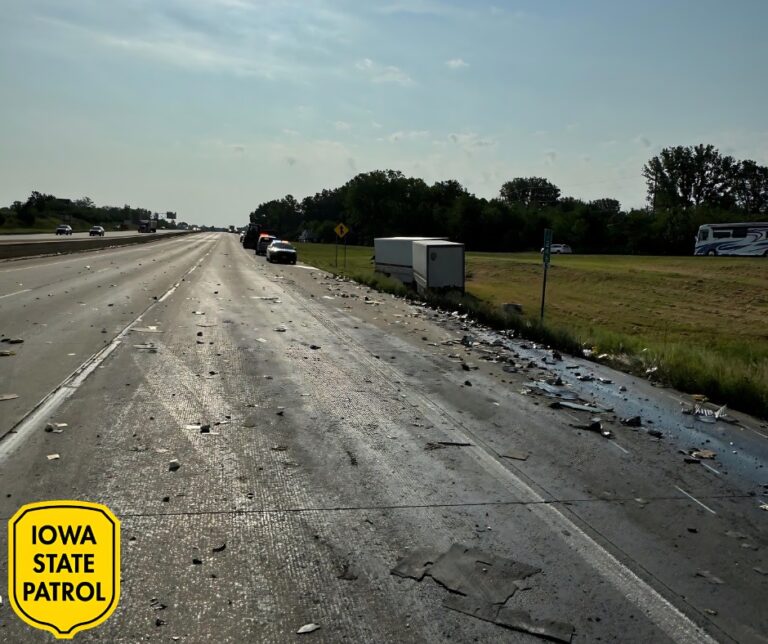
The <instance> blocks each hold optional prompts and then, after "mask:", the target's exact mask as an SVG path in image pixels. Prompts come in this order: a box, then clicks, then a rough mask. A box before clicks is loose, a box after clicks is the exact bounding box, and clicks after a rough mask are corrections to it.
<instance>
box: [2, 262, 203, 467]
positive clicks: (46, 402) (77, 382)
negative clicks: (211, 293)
mask: <svg viewBox="0 0 768 644" xmlns="http://www.w3.org/2000/svg"><path fill="white" fill-rule="evenodd" d="M212 250H213V249H211V250H209V251H208V252H207V253H205V255H203V256H202V257H201V258H200V261H199V262H198V263H197V264H195V265H194V266H193V267H192V268H190V269H189V270H188V271H187V272H186V273H184V275H183V276H182V279H183V278H184V277H186V276H187V275H189V274H190V273H191V272H192V271H193V270H194V269H195V268H197V267H198V266H199V265H200V264H201V263H202V262H203V260H204V259H205V258H206V257H208V255H210V254H211V251H212ZM180 283H181V280H179V282H177V283H176V284H174V285H173V286H171V288H169V289H168V291H166V292H165V293H163V296H162V298H161V299H159V300H157V302H153V303H152V304H150V305H149V306H148V307H147V308H146V309H144V311H142V312H141V314H140V315H139V316H138V317H136V318H135V319H134V320H133V321H132V322H130V323H129V324H128V325H127V326H126V327H125V328H124V329H123V330H122V331H120V333H118V334H117V336H115V338H114V339H113V340H112V342H110V343H109V344H108V345H107V346H106V347H104V348H103V349H100V350H99V351H97V352H96V353H94V354H93V355H92V356H91V357H90V358H88V359H87V360H86V361H85V362H83V363H82V364H81V365H80V366H79V367H78V368H77V369H75V370H74V371H73V372H72V373H71V374H70V375H69V376H67V377H66V378H65V379H64V380H63V381H62V382H61V383H60V384H59V385H58V386H57V387H56V388H54V390H53V391H51V392H50V393H49V394H48V395H47V396H45V397H44V398H43V399H42V400H41V401H40V402H39V403H37V405H35V406H34V407H33V408H32V409H31V410H30V411H29V412H27V414H26V415H25V416H24V417H23V418H22V419H21V420H20V421H19V422H18V423H16V424H15V425H14V426H13V427H11V429H9V430H8V431H7V432H6V433H5V434H3V435H2V436H0V464H2V463H3V462H4V461H6V460H8V458H9V457H10V456H11V455H12V454H13V453H14V452H15V451H16V450H17V449H18V448H19V447H20V446H21V444H22V441H23V440H24V439H25V438H26V436H27V435H28V434H29V433H30V432H31V431H33V430H34V429H35V428H37V429H39V428H40V424H41V423H42V421H43V420H45V419H46V418H49V417H50V416H51V414H52V413H53V412H54V411H55V410H56V409H57V408H58V407H59V406H60V405H61V404H62V403H63V402H64V401H65V400H67V398H69V397H70V396H71V395H72V394H73V393H75V391H77V389H78V388H79V387H80V386H81V385H82V384H83V383H84V382H85V380H86V379H87V378H88V376H90V375H91V374H92V373H93V372H94V371H96V369H97V368H98V367H99V366H100V365H101V363H102V362H104V360H106V359H107V357H108V356H109V355H110V354H111V353H112V352H113V351H114V350H115V349H117V347H118V346H120V344H122V340H123V338H124V337H125V336H126V335H127V334H128V332H129V331H130V330H131V329H132V328H133V327H134V326H135V325H136V324H137V323H139V322H140V321H141V319H142V318H143V317H144V316H145V315H146V314H147V313H149V312H150V311H151V310H152V309H153V308H154V307H155V306H156V305H157V303H158V302H160V301H161V300H163V299H165V298H166V297H167V295H168V294H169V293H172V292H173V291H175V290H176V288H177V287H178V285H179V284H180Z"/></svg>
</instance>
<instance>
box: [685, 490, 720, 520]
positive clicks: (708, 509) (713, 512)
mask: <svg viewBox="0 0 768 644" xmlns="http://www.w3.org/2000/svg"><path fill="white" fill-rule="evenodd" d="M675 487H676V488H677V489H678V490H680V491H681V492H682V493H683V494H685V496H687V497H688V498H689V499H690V500H691V501H694V502H695V503H698V504H699V505H700V506H701V507H702V508H704V509H705V510H706V511H707V512H711V513H712V514H717V512H715V511H714V510H713V509H712V508H710V507H707V506H706V505H704V504H703V503H702V502H701V501H699V500H698V499H697V498H696V497H695V496H692V495H691V494H688V492H686V491H685V490H684V489H683V488H681V487H678V486H677V485H675Z"/></svg>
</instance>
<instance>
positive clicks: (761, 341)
mask: <svg viewBox="0 0 768 644" xmlns="http://www.w3.org/2000/svg"><path fill="white" fill-rule="evenodd" d="M298 246H299V254H300V257H301V259H302V261H304V262H306V263H309V264H312V265H315V266H317V267H319V268H323V269H326V270H329V271H331V272H339V273H341V272H344V273H346V274H347V275H349V276H350V277H353V278H356V279H358V280H360V281H363V282H365V283H368V284H371V285H372V286H375V287H377V288H380V289H382V290H389V291H394V292H399V293H401V294H402V293H404V292H405V289H404V287H402V285H400V283H399V282H397V281H395V280H390V279H388V278H385V277H383V276H380V275H378V274H375V273H374V270H373V261H372V257H373V249H372V248H368V247H360V246H350V247H348V248H347V267H346V270H344V268H343V257H344V255H343V247H342V246H340V247H339V258H338V266H337V265H336V261H335V249H334V246H333V245H326V244H299V245H298ZM541 277H542V267H541V257H540V256H539V255H538V254H534V253H509V254H506V253H468V254H467V293H468V295H467V297H466V298H464V301H463V302H460V303H461V304H464V305H465V306H466V307H467V308H470V309H475V310H476V311H477V312H478V313H479V317H481V318H483V319H484V320H485V321H488V322H491V323H495V324H496V325H498V326H512V327H514V328H518V329H519V330H520V331H521V333H523V334H527V335H529V336H530V337H532V338H533V339H538V340H544V341H547V342H548V343H550V344H553V345H559V346H560V347H561V348H564V349H573V348H574V347H575V346H576V345H580V346H582V347H589V348H593V349H594V351H595V353H596V354H603V353H605V354H608V355H609V358H607V360H608V361H609V362H611V363H613V364H614V365H615V366H617V367H619V368H623V369H625V370H628V371H633V372H644V371H645V369H649V368H652V367H656V368H657V371H656V376H657V377H658V378H659V379H660V380H661V381H663V382H664V383H666V384H668V385H670V386H673V387H676V388H678V389H681V390H683V391H687V392H689V393H699V394H704V395H706V396H708V397H709V398H710V399H712V400H713V401H715V402H717V403H719V404H725V403H727V404H728V405H729V406H731V407H733V408H736V409H741V410H743V411H746V412H750V413H753V414H756V415H758V416H761V417H763V418H768V261H767V260H765V259H764V258H726V257H633V256H623V255H622V256H614V255H570V256H568V255H558V256H554V257H553V261H552V266H551V267H550V272H549V280H548V285H547V306H546V312H545V324H544V326H543V327H542V326H540V325H539V324H538V312H539V306H540V301H541V300H540V298H541ZM507 302H515V303H518V304H521V305H522V307H523V316H522V318H519V319H517V320H515V319H512V318H509V317H508V316H505V315H503V314H502V313H501V308H500V305H501V304H504V303H507Z"/></svg>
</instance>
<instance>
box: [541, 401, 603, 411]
mask: <svg viewBox="0 0 768 644" xmlns="http://www.w3.org/2000/svg"><path fill="white" fill-rule="evenodd" d="M549 406H550V408H552V409H561V408H565V409H574V410H576V411H587V412H590V413H593V414H594V413H595V412H608V411H612V410H610V409H604V408H602V407H591V406H590V405H582V404H579V403H572V402H568V401H565V400H557V401H555V402H553V403H550V404H549Z"/></svg>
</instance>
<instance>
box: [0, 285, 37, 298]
mask: <svg viewBox="0 0 768 644" xmlns="http://www.w3.org/2000/svg"><path fill="white" fill-rule="evenodd" d="M31 290H32V289H31V288H25V289H23V290H21V291H15V292H14V293H6V294H5V295H0V300H1V299H3V298H4V297H11V295H19V294H21V293H29V292H30V291H31Z"/></svg>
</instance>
